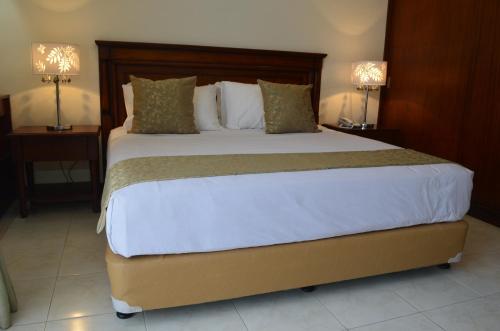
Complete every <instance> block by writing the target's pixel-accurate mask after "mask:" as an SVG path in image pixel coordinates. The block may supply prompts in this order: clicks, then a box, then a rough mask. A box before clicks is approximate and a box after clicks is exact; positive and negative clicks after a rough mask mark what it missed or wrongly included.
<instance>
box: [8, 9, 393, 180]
mask: <svg viewBox="0 0 500 331" xmlns="http://www.w3.org/2000/svg"><path fill="white" fill-rule="evenodd" d="M386 13H387V0H0V45H2V50H1V54H2V55H1V58H0V95H1V94H10V95H11V97H12V99H11V101H12V106H13V114H12V121H13V125H14V127H17V126H21V125H46V124H53V123H54V121H55V105H54V102H55V101H54V100H55V96H54V87H53V86H52V85H46V84H42V83H41V82H40V77H38V76H34V75H32V74H31V64H30V61H31V58H30V56H31V55H30V46H31V43H32V42H37V41H45V42H51V41H52V42H61V41H62V42H70V43H75V44H79V45H80V47H81V75H80V76H78V77H76V78H75V79H74V80H73V82H72V83H71V85H69V86H63V88H62V92H61V109H62V118H63V122H66V123H72V124H94V123H95V124H97V123H99V120H100V118H99V116H100V115H99V82H98V63H97V47H96V45H95V43H94V40H96V39H102V40H122V41H145V42H160V43H178V44H194V45H206V46H228V47H245V48H261V49H276V50H290V51H306V52H323V53H327V54H328V57H327V58H326V59H325V61H324V69H323V81H322V88H321V106H320V120H321V122H332V123H335V122H336V120H337V117H338V116H339V114H340V115H344V116H348V117H352V118H354V119H355V120H361V113H362V112H361V109H362V100H363V96H362V94H361V93H358V92H356V91H355V90H354V89H353V88H352V86H351V84H350V68H351V62H352V61H356V60H367V59H369V60H377V59H382V55H383V48H384V35H385V23H386ZM377 108H378V94H377V93H374V94H373V96H372V97H371V98H370V100H369V120H370V121H371V122H375V121H376V118H377V111H376V110H377ZM45 170H46V172H45V173H38V179H39V180H40V181H57V180H61V179H62V176H60V174H59V173H58V172H57V171H53V172H52V173H50V171H48V170H50V169H49V168H46V169H45ZM47 171H48V172H47ZM82 176H83V177H85V172H84V171H83V170H82V171H80V172H79V171H78V169H77V171H76V173H75V177H76V178H77V179H78V178H81V177H82Z"/></svg>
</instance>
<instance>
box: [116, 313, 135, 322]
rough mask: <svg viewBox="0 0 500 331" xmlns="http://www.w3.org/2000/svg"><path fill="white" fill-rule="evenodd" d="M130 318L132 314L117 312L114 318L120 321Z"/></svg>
mask: <svg viewBox="0 0 500 331" xmlns="http://www.w3.org/2000/svg"><path fill="white" fill-rule="evenodd" d="M132 316H134V313H120V312H119V311H117V312H116V317H118V318H119V319H121V320H126V319H128V318H130V317H132Z"/></svg>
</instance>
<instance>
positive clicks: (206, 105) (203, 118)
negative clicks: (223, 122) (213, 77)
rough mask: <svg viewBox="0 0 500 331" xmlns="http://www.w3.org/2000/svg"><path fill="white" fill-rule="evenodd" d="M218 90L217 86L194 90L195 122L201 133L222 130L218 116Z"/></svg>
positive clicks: (206, 86) (197, 87)
mask: <svg viewBox="0 0 500 331" xmlns="http://www.w3.org/2000/svg"><path fill="white" fill-rule="evenodd" d="M216 96H217V88H216V87H215V85H212V84H210V85H204V86H196V87H195V88H194V97H193V102H194V121H195V123H196V126H197V127H198V130H200V131H216V130H220V129H221V126H220V123H219V116H218V114H217V97H216Z"/></svg>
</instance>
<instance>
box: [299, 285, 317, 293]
mask: <svg viewBox="0 0 500 331" xmlns="http://www.w3.org/2000/svg"><path fill="white" fill-rule="evenodd" d="M301 290H302V291H304V292H307V293H310V292H313V291H314V290H316V286H306V287H302V288H301Z"/></svg>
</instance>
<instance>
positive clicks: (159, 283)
mask: <svg viewBox="0 0 500 331" xmlns="http://www.w3.org/2000/svg"><path fill="white" fill-rule="evenodd" d="M466 233H467V223H466V222H464V221H459V222H452V223H438V224H432V225H419V226H413V227H408V228H399V229H393V230H386V231H378V232H370V233H363V234H356V235H350V236H342V237H336V238H329V239H322V240H315V241H308V242H301V243H292V244H282V245H274V246H266V247H257V248H245V249H236V250H230V251H220V252H210V253H193V254H178V255H159V256H140V257H133V258H128V259H127V258H124V257H121V256H119V255H116V254H113V253H112V252H111V250H110V249H109V248H108V250H107V252H106V262H107V267H108V274H109V278H110V281H111V291H112V296H113V300H114V305H115V309H117V311H121V312H123V313H130V312H134V311H140V310H141V309H144V310H149V309H156V308H167V307H175V306H182V305H190V304H196V303H202V302H208V301H217V300H223V299H230V298H236V297H242V296H248V295H253V294H259V293H266V292H273V291H279V290H286V289H291V288H299V287H305V286H311V285H317V284H324V283H331V282H337V281H341V280H347V279H354V278H360V277H366V276H372V275H379V274H385V273H390V272H395V271H402V270H407V269H414V268H419V267H425V266H432V265H438V264H443V263H453V262H458V261H459V260H460V256H461V253H462V249H463V247H464V243H465V237H466Z"/></svg>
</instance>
